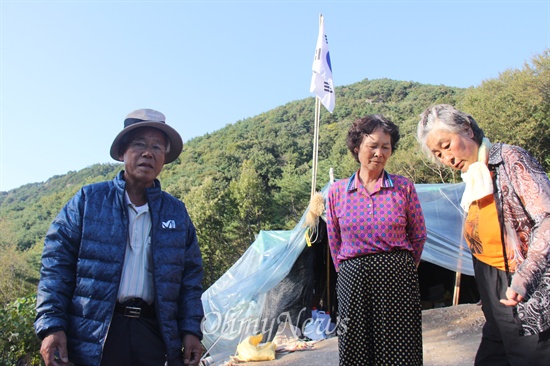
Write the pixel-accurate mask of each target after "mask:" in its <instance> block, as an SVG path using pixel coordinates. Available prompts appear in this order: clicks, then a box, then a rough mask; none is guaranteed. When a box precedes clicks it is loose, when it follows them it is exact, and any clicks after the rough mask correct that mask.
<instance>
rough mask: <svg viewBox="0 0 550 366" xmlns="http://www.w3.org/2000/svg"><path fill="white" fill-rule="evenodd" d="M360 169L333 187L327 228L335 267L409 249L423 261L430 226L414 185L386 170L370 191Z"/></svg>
mask: <svg viewBox="0 0 550 366" xmlns="http://www.w3.org/2000/svg"><path fill="white" fill-rule="evenodd" d="M357 174H358V172H356V173H354V174H353V175H352V176H351V177H350V178H349V179H342V180H339V181H337V182H335V183H334V184H333V185H332V186H331V187H330V189H329V193H328V207H327V230H328V237H329V246H330V252H331V255H332V260H333V261H334V266H335V267H336V270H337V271H338V270H339V265H340V262H341V261H343V260H346V259H350V258H355V257H360V256H364V255H369V254H375V253H381V252H390V251H393V250H408V251H410V252H411V253H412V255H413V258H414V260H415V262H416V263H420V257H421V255H422V249H423V248H424V242H425V241H426V225H425V222H424V215H423V214H422V208H421V207H420V200H419V199H418V195H417V193H416V189H415V188H414V184H413V183H412V182H411V181H410V180H408V179H407V178H405V177H402V176H399V175H393V174H388V173H387V172H386V171H384V174H383V175H382V177H380V179H379V180H378V182H377V183H376V186H375V188H374V190H373V192H372V193H371V194H369V193H368V192H367V190H366V189H365V188H364V187H363V185H362V184H361V182H360V181H359V179H357Z"/></svg>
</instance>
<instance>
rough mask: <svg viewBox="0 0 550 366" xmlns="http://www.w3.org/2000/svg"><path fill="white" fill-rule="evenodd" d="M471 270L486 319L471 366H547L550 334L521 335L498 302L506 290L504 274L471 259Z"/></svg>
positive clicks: (507, 309)
mask: <svg viewBox="0 0 550 366" xmlns="http://www.w3.org/2000/svg"><path fill="white" fill-rule="evenodd" d="M474 271H475V279H476V283H477V287H478V290H479V294H480V297H481V302H482V309H483V314H484V315H485V320H486V322H485V325H484V326H483V330H482V338H481V343H480V345H479V349H478V351H477V354H476V358H475V365H476V366H493V365H494V366H507V365H509V366H516V365H517V366H524V365H529V366H539V365H540V366H549V365H550V331H545V332H543V333H541V334H537V335H531V336H521V335H520V332H519V330H520V328H519V326H518V323H517V322H516V320H515V316H514V310H513V308H512V307H509V306H505V305H503V304H501V303H500V299H505V298H506V289H507V288H508V279H507V276H506V272H505V271H502V270H499V269H497V268H494V267H491V266H489V265H487V264H485V263H483V262H480V261H478V260H477V259H475V258H474Z"/></svg>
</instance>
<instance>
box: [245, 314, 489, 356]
mask: <svg viewBox="0 0 550 366" xmlns="http://www.w3.org/2000/svg"><path fill="white" fill-rule="evenodd" d="M484 323H485V318H484V317H483V313H482V312H481V306H478V305H476V304H462V305H458V306H451V307H445V308H437V309H429V310H424V311H423V312H422V335H423V344H424V365H425V366H447V365H449V366H463V365H464V366H467V365H473V360H474V356H475V353H476V351H477V347H478V345H479V342H480V340H481V328H482V327H483V324H484ZM238 365H243V366H244V365H246V366H290V365H300V366H318V365H328V366H337V365H338V339H337V338H336V337H333V338H329V339H326V340H322V341H320V342H317V343H315V345H314V347H313V348H312V349H309V350H303V351H295V352H292V353H287V354H278V355H277V358H276V359H275V360H273V361H263V362H247V363H238Z"/></svg>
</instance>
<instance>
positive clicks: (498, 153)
mask: <svg viewBox="0 0 550 366" xmlns="http://www.w3.org/2000/svg"><path fill="white" fill-rule="evenodd" d="M418 140H419V141H420V144H421V145H422V148H423V149H424V150H425V152H426V153H427V155H428V156H429V157H431V158H433V160H434V161H438V162H440V163H441V164H443V165H446V166H448V167H451V168H453V169H456V170H460V171H461V172H462V179H463V180H464V182H465V183H466V185H465V189H464V194H463V197H462V202H461V206H462V208H463V209H464V211H465V212H467V217H466V220H465V223H464V235H465V238H466V240H467V242H468V245H469V247H470V250H471V252H472V255H473V261H474V271H475V278H476V283H477V287H478V290H479V294H480V297H481V301H482V304H483V313H484V314H485V319H486V323H485V325H484V327H483V334H482V339H481V344H480V346H479V349H478V352H477V354H476V358H475V364H476V365H529V366H535V365H540V366H542V365H544V366H548V365H550V181H549V180H548V176H547V175H546V173H545V172H544V170H543V169H542V167H541V165H540V164H539V163H538V162H537V161H536V160H535V159H534V158H533V157H532V156H531V155H530V154H529V153H528V152H527V151H525V150H524V149H522V148H521V147H518V146H511V145H505V144H501V143H496V144H491V142H490V141H489V140H488V139H487V138H486V137H485V136H484V133H483V131H482V130H481V128H479V126H478V125H477V123H476V121H475V120H474V119H473V117H472V116H470V115H469V114H466V113H464V112H461V111H459V110H457V109H455V108H454V107H452V106H450V105H446V104H440V105H436V106H433V107H431V108H428V109H426V110H425V111H424V113H423V114H422V115H421V120H420V122H419V124H418Z"/></svg>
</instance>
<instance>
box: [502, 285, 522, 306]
mask: <svg viewBox="0 0 550 366" xmlns="http://www.w3.org/2000/svg"><path fill="white" fill-rule="evenodd" d="M506 297H507V299H501V300H500V302H501V303H503V304H504V305H506V306H516V305H517V304H519V303H520V302H522V301H523V300H524V298H523V296H521V295H520V294H518V293H517V292H515V291H514V290H512V289H511V288H510V287H508V289H507V290H506Z"/></svg>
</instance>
